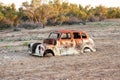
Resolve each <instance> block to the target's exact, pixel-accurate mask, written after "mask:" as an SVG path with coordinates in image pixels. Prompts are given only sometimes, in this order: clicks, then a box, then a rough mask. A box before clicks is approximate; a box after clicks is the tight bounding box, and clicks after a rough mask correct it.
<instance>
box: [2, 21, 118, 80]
mask: <svg viewBox="0 0 120 80" xmlns="http://www.w3.org/2000/svg"><path fill="white" fill-rule="evenodd" d="M57 29H74V30H78V29H79V30H84V31H86V32H87V33H88V34H89V35H90V36H91V37H92V38H93V39H94V41H95V44H96V49H97V51H96V52H94V53H86V54H80V55H74V56H55V57H44V58H43V57H35V56H30V55H29V53H28V52H27V46H26V45H27V44H28V43H30V42H42V40H43V39H44V38H46V37H47V36H48V34H49V32H50V31H52V30H57ZM0 80H120V20H105V21H104V22H94V23H87V24H86V25H63V26H56V27H46V28H44V29H42V28H41V29H34V30H25V29H22V30H21V31H13V30H6V31H0Z"/></svg>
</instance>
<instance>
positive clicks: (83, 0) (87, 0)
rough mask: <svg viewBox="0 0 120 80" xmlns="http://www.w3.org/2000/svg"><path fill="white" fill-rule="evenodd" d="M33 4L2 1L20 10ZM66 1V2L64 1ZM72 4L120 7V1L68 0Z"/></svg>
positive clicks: (16, 0) (22, 0)
mask: <svg viewBox="0 0 120 80" xmlns="http://www.w3.org/2000/svg"><path fill="white" fill-rule="evenodd" d="M25 1H28V2H31V0H0V2H2V3H3V4H6V5H9V4H11V3H15V5H16V7H17V8H19V7H20V6H21V5H22V2H25ZM64 1H65V0H64ZM66 1H68V2H71V3H76V4H81V5H82V6H86V5H89V4H90V5H91V6H93V7H95V6H98V5H103V6H106V7H120V0H66Z"/></svg>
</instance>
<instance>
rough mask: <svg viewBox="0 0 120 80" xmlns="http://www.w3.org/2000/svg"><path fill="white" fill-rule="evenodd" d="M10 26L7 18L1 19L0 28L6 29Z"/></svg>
mask: <svg viewBox="0 0 120 80" xmlns="http://www.w3.org/2000/svg"><path fill="white" fill-rule="evenodd" d="M10 27H11V22H10V21H9V20H1V21H0V30H3V29H8V28H10Z"/></svg>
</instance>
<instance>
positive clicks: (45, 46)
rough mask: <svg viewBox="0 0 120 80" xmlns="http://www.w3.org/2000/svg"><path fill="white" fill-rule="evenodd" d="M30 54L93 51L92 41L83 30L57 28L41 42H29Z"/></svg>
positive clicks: (64, 53) (69, 53)
mask: <svg viewBox="0 0 120 80" xmlns="http://www.w3.org/2000/svg"><path fill="white" fill-rule="evenodd" d="M28 47H29V50H30V54H31V55H36V56H48V55H52V56H60V55H73V54H80V53H86V52H90V51H91V52H95V51H96V49H95V44H94V41H93V40H92V39H91V38H90V37H89V36H88V34H87V33H86V32H84V31H77V30H57V31H53V32H51V33H50V34H49V36H48V38H47V39H45V40H43V43H30V44H29V46H28Z"/></svg>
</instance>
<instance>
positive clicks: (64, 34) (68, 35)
mask: <svg viewBox="0 0 120 80" xmlns="http://www.w3.org/2000/svg"><path fill="white" fill-rule="evenodd" d="M61 39H71V35H70V33H63V34H62V35H61Z"/></svg>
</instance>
